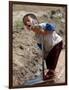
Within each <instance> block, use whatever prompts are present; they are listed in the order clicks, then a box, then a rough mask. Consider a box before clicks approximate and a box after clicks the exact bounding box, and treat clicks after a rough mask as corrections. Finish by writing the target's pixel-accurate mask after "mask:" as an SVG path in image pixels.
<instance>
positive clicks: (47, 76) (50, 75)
mask: <svg viewBox="0 0 69 90" xmlns="http://www.w3.org/2000/svg"><path fill="white" fill-rule="evenodd" d="M54 77H55V72H54V71H51V70H49V71H48V72H47V74H46V75H44V77H43V80H49V79H53V78H54Z"/></svg>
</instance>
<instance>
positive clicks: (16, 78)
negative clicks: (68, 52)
mask: <svg viewBox="0 0 69 90" xmlns="http://www.w3.org/2000/svg"><path fill="white" fill-rule="evenodd" d="M28 8H29V9H28ZM64 10H65V9H64V8H62V7H58V8H56V7H48V6H47V7H46V6H43V7H42V6H40V7H38V6H32V7H31V6H25V5H23V6H21V5H14V6H13V86H20V85H24V82H25V81H26V80H30V79H34V78H35V77H37V76H39V75H40V74H41V72H42V54H41V51H40V49H39V48H38V47H37V44H36V43H37V42H36V40H35V38H34V36H35V35H34V33H33V32H28V31H26V30H24V26H23V23H22V18H23V16H24V15H25V14H26V13H29V12H32V13H34V14H35V15H36V16H37V17H38V19H39V21H40V22H44V21H47V22H55V23H56V24H57V27H56V31H57V33H58V34H60V35H61V36H62V37H63V41H64V45H65V34H64V33H65V19H64V18H65V13H64ZM53 11H54V12H55V13H54V14H52V12H53ZM64 69H65V49H63V50H62V52H61V54H60V57H59V62H58V65H57V68H56V72H57V76H58V75H59V76H61V78H60V80H59V81H57V82H59V83H63V82H64V81H65V71H64Z"/></svg>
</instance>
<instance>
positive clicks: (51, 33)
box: [23, 14, 63, 80]
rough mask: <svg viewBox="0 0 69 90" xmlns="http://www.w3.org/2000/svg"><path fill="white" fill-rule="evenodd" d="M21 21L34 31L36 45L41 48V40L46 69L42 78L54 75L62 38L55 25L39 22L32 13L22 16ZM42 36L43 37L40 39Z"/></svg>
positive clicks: (45, 78) (49, 77)
mask: <svg viewBox="0 0 69 90" xmlns="http://www.w3.org/2000/svg"><path fill="white" fill-rule="evenodd" d="M23 23H24V25H25V27H26V28H27V29H28V30H32V31H33V32H35V34H36V37H37V39H38V43H37V45H38V46H39V47H40V48H41V49H42V47H41V45H42V42H43V47H44V59H45V61H46V65H47V69H48V72H47V73H46V75H45V76H44V80H47V79H51V78H53V77H54V76H55V69H56V66H57V62H58V57H59V55H60V52H61V49H62V46H63V41H62V38H61V37H60V36H59V35H58V34H57V33H56V31H55V25H54V24H52V23H46V22H45V23H40V24H39V22H38V20H37V18H36V16H35V15H34V14H26V15H25V16H24V17H23ZM42 37H44V38H43V39H42ZM42 40H43V41H42Z"/></svg>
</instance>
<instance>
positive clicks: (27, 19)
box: [23, 14, 38, 30]
mask: <svg viewBox="0 0 69 90" xmlns="http://www.w3.org/2000/svg"><path fill="white" fill-rule="evenodd" d="M23 23H24V25H25V26H26V28H27V29H28V30H30V28H31V26H33V25H35V24H38V20H37V17H36V16H35V15H34V14H26V15H25V16H24V17H23Z"/></svg>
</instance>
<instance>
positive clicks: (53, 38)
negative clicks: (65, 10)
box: [36, 23, 62, 52]
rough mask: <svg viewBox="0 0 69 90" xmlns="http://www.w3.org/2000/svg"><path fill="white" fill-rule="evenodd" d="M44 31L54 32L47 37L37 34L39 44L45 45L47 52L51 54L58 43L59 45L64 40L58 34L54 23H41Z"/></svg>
mask: <svg viewBox="0 0 69 90" xmlns="http://www.w3.org/2000/svg"><path fill="white" fill-rule="evenodd" d="M39 25H40V26H41V27H42V28H43V29H44V30H48V31H52V33H50V34H47V35H44V36H42V35H38V34H36V39H37V42H38V43H40V44H44V47H45V51H46V52H49V51H50V50H51V49H52V48H53V47H54V46H55V45H56V44H57V43H59V42H60V41H61V40H62V38H61V37H60V36H59V35H58V34H57V33H56V25H55V24H52V23H41V24H39Z"/></svg>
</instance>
